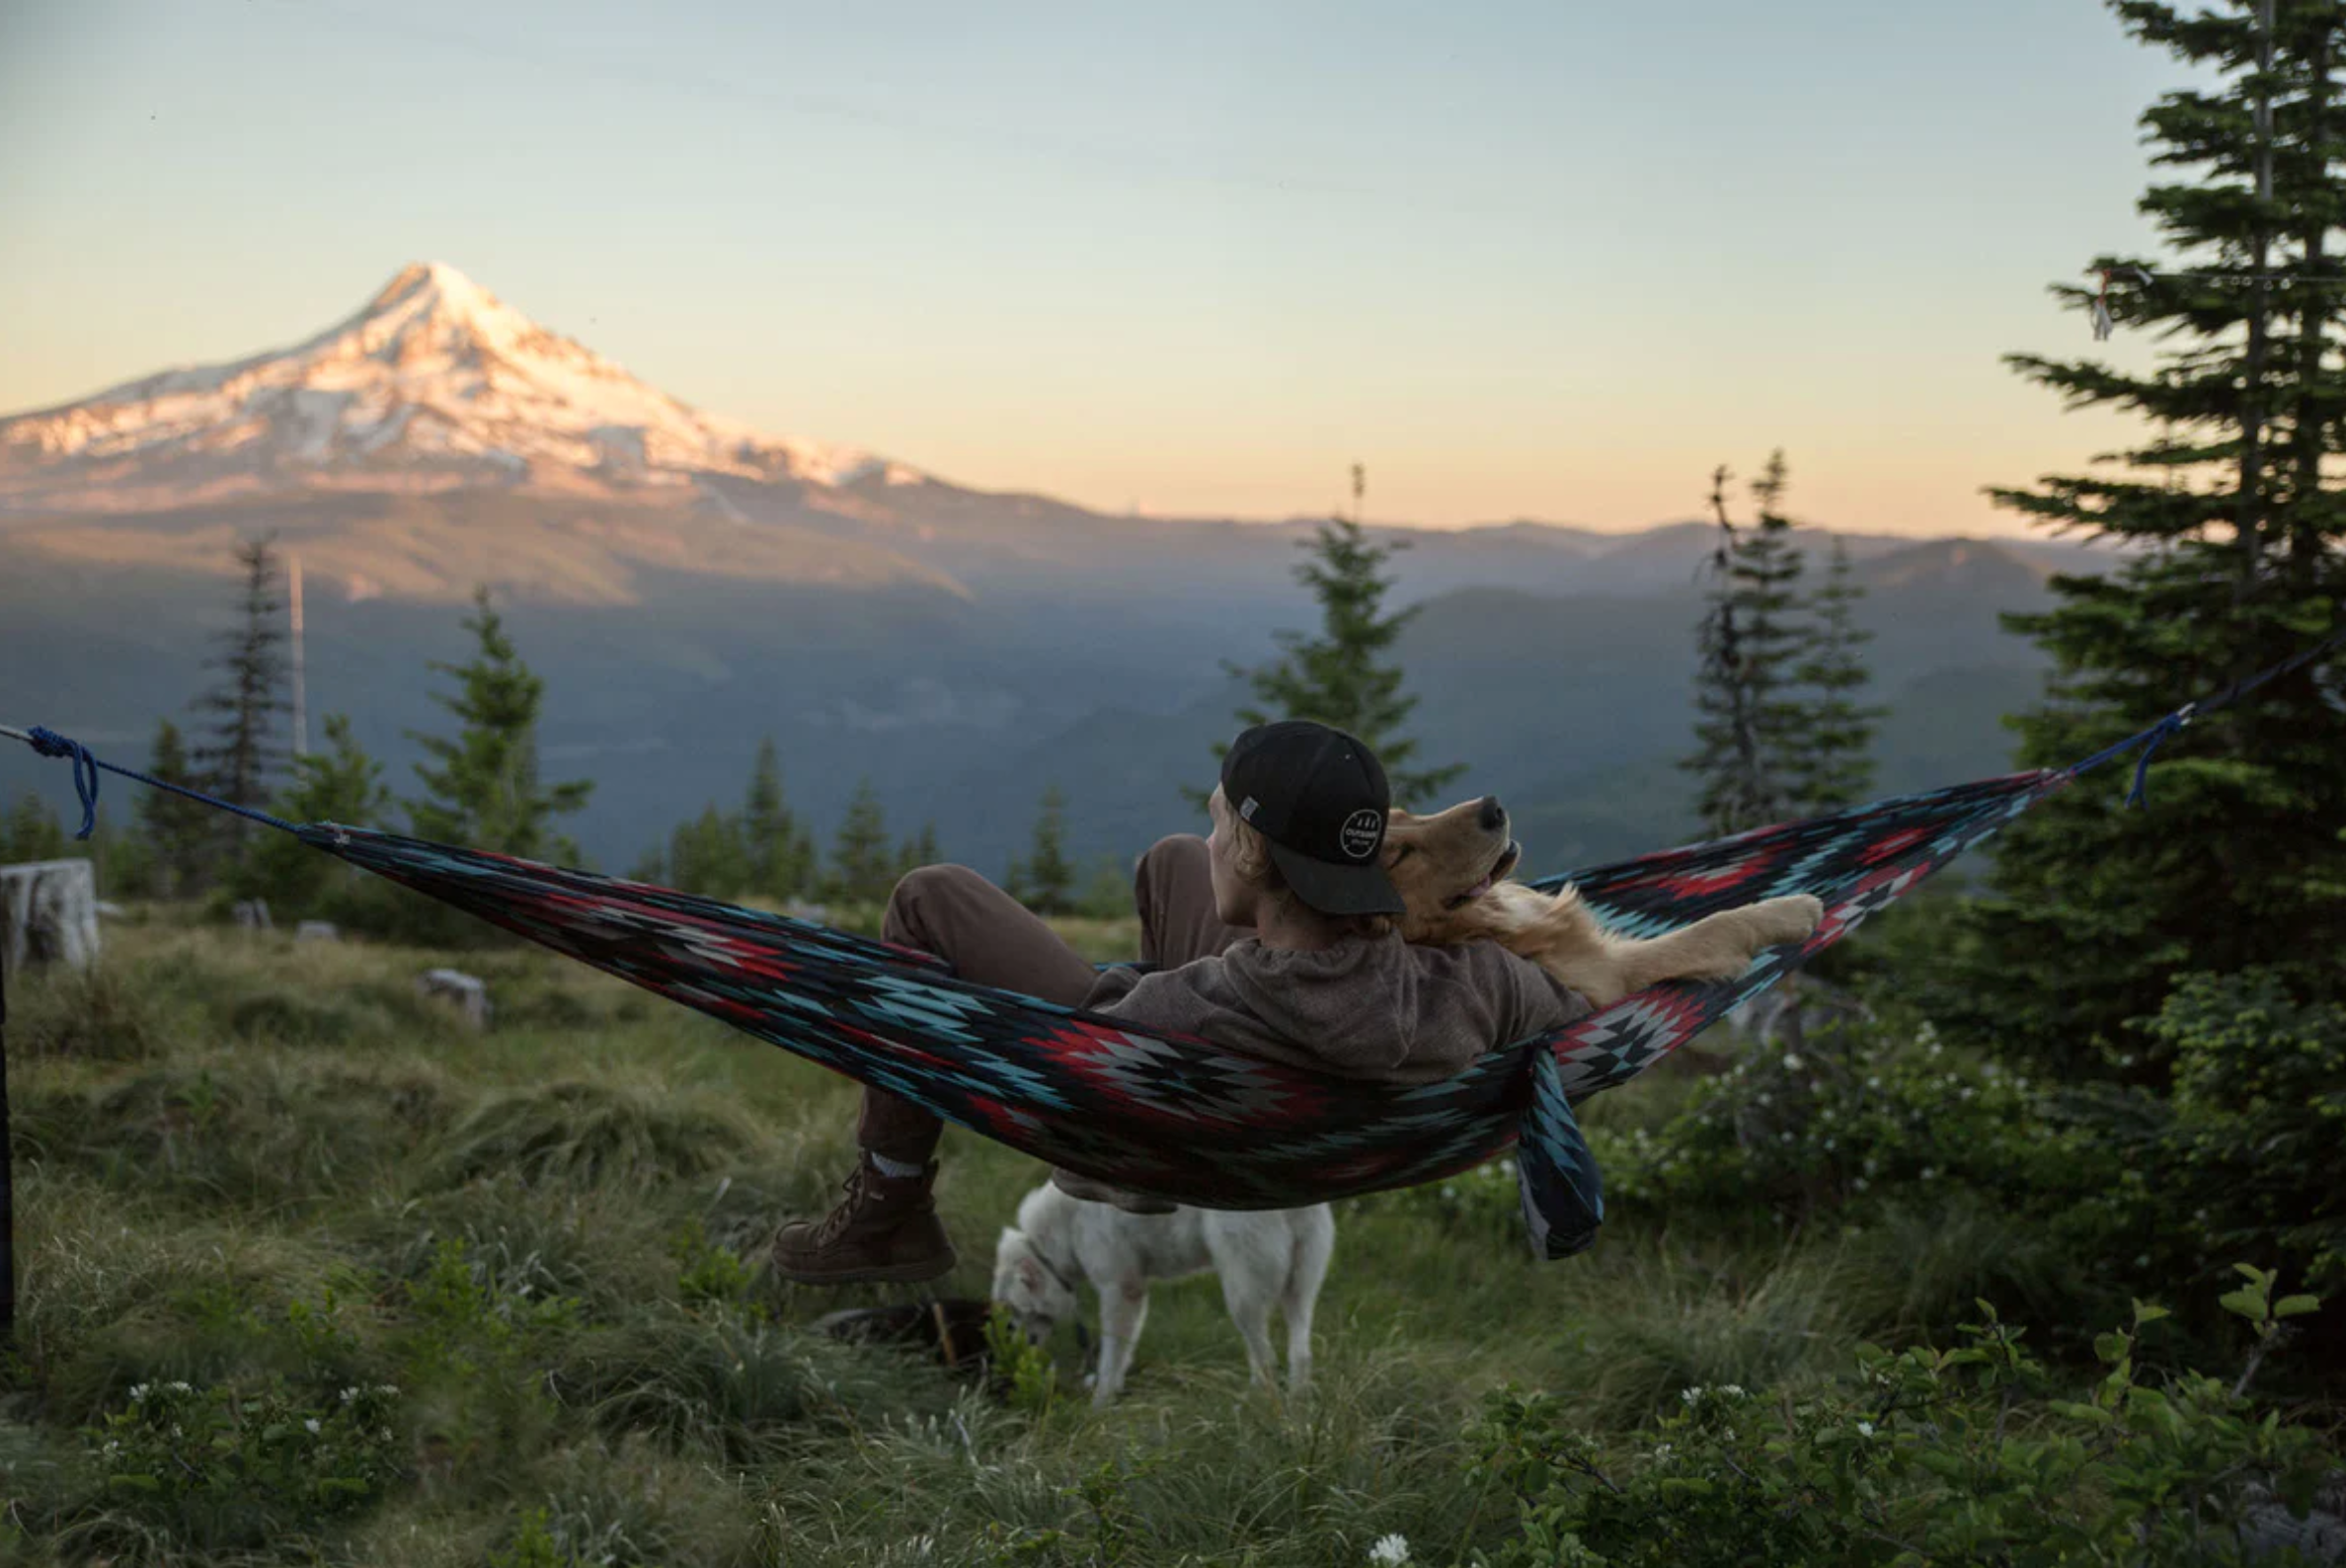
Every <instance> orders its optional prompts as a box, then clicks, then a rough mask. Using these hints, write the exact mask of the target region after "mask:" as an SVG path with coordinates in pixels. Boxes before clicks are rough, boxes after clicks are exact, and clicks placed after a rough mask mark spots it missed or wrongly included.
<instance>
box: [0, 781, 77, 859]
mask: <svg viewBox="0 0 2346 1568" xmlns="http://www.w3.org/2000/svg"><path fill="white" fill-rule="evenodd" d="M67 842H69V840H68V839H67V838H66V836H65V828H64V826H63V824H61V823H59V822H58V821H57V814H56V812H55V811H53V810H51V809H50V807H49V803H48V801H47V799H46V798H45V797H44V796H42V794H41V793H40V791H39V790H37V789H30V788H28V789H25V790H23V791H20V792H19V793H18V795H17V798H16V804H15V805H14V806H11V807H10V808H9V809H8V815H7V816H6V817H5V818H0V865H14V864H17V863H19V862H23V861H29V860H57V859H61V858H62V857H63V856H64V854H65V846H66V844H67Z"/></svg>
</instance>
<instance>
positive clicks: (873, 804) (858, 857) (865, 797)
mask: <svg viewBox="0 0 2346 1568" xmlns="http://www.w3.org/2000/svg"><path fill="white" fill-rule="evenodd" d="M897 863H898V852H897V847H896V846H895V845H894V844H891V843H890V842H889V841H888V816H887V813H886V812H884V811H883V810H882V809H881V806H880V792H879V791H878V790H877V789H875V788H873V787H872V781H871V780H870V779H868V778H866V779H860V780H858V781H857V783H856V786H855V794H854V795H853V796H852V797H850V798H849V800H848V802H847V810H846V812H845V813H844V814H843V815H842V816H841V817H840V818H839V830H838V833H837V835H836V836H835V837H833V838H832V840H831V865H830V874H829V876H828V877H827V878H826V879H825V889H826V891H827V892H828V893H829V895H830V896H831V897H832V898H834V899H836V900H838V901H840V902H845V903H879V902H883V901H885V900H886V899H887V898H888V896H889V894H890V893H891V892H892V891H893V890H894V889H895V887H896V873H897Z"/></svg>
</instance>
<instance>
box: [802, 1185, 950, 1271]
mask: <svg viewBox="0 0 2346 1568" xmlns="http://www.w3.org/2000/svg"><path fill="white" fill-rule="evenodd" d="M936 1176H937V1167H936V1164H935V1162H934V1161H931V1162H930V1163H929V1165H928V1166H927V1167H926V1168H925V1169H923V1170H922V1171H921V1173H920V1174H919V1175H917V1176H883V1175H881V1174H880V1172H879V1170H878V1169H877V1168H876V1167H875V1166H874V1165H873V1164H872V1162H871V1161H870V1160H869V1159H858V1160H857V1161H856V1162H855V1171H854V1174H852V1175H850V1176H849V1177H848V1178H847V1181H846V1184H845V1185H846V1189H847V1196H846V1198H845V1199H844V1200H843V1201H842V1202H841V1203H840V1204H839V1207H838V1208H836V1209H834V1210H832V1211H831V1212H830V1214H829V1215H826V1216H825V1217H823V1218H821V1219H801V1220H796V1221H793V1222H792V1223H790V1224H787V1225H784V1226H783V1227H782V1228H781V1229H779V1230H777V1231H775V1232H774V1245H773V1259H774V1272H775V1273H776V1274H778V1275H780V1276H781V1277H782V1278H783V1279H785V1280H789V1281H792V1282H793V1283H795V1284H798V1285H861V1284H877V1283H887V1284H901V1285H910V1284H917V1283H918V1282H920V1281H922V1280H933V1279H935V1278H937V1277H938V1276H939V1275H941V1274H944V1273H947V1272H948V1271H950V1270H951V1269H952V1267H953V1265H954V1263H955V1262H956V1261H957V1260H956V1258H955V1255H954V1251H953V1242H952V1241H951V1239H949V1238H948V1237H947V1236H946V1234H945V1226H944V1224H943V1223H942V1222H941V1221H940V1220H939V1219H938V1218H937V1206H936V1204H935V1203H934V1202H933V1201H932V1200H931V1199H930V1197H929V1183H931V1182H932V1181H934V1180H936Z"/></svg>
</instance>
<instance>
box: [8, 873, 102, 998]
mask: <svg viewBox="0 0 2346 1568" xmlns="http://www.w3.org/2000/svg"><path fill="white" fill-rule="evenodd" d="M97 958H98V878H97V875H96V872H95V871H94V869H93V868H92V867H91V865H90V862H88V861H86V860H35V861H29V862H27V863H25V864H23V865H15V866H0V970H6V971H8V972H9V973H11V974H15V973H16V972H18V971H20V970H24V969H28V968H30V967H31V966H33V965H36V964H64V965H67V966H69V967H70V968H73V969H88V968H89V967H90V966H91V965H92V964H93V963H95V962H96V961H97Z"/></svg>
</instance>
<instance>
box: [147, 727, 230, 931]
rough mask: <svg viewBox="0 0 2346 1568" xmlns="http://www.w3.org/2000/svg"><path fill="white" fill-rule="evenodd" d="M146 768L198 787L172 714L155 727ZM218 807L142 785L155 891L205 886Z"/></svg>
mask: <svg viewBox="0 0 2346 1568" xmlns="http://www.w3.org/2000/svg"><path fill="white" fill-rule="evenodd" d="M146 771H147V772H148V774H149V775H150V776H152V777H154V778H158V779H161V780H162V781H163V782H164V783H166V784H177V785H180V786H181V787H182V788H186V789H195V788H197V787H198V786H197V784H196V777H195V770H194V768H193V767H192V766H191V765H190V764H189V761H188V750H187V745H186V743H185V742H184V741H183V740H182V739H181V737H180V732H179V726H177V725H175V724H173V723H172V722H171V721H170V720H169V719H164V720H160V721H158V722H157V724H156V726H155V744H154V748H153V749H152V750H151V751H150V752H149V753H148V756H147V765H146ZM213 815H214V814H213V812H212V809H211V808H210V807H208V806H205V805H203V804H201V803H200V802H197V801H192V800H190V799H188V798H187V797H186V796H185V795H174V794H172V793H171V792H170V791H169V790H155V789H150V790H142V791H140V792H139V797H138V822H139V825H140V827H141V828H142V829H143V830H144V835H145V838H146V842H147V847H148V849H149V851H150V852H151V854H152V857H153V867H154V891H155V892H156V893H157V894H159V895H161V896H162V897H164V898H167V899H184V898H187V897H189V896H190V895H191V894H194V893H196V891H197V890H199V889H200V888H202V886H203V885H204V883H205V881H206V880H207V878H208V877H209V875H210V873H211V868H212V864H213V858H214V848H215V845H216V843H217V840H216V839H215V838H214V836H213V833H214V830H215V829H214V823H213Z"/></svg>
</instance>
